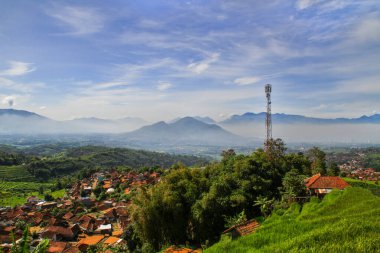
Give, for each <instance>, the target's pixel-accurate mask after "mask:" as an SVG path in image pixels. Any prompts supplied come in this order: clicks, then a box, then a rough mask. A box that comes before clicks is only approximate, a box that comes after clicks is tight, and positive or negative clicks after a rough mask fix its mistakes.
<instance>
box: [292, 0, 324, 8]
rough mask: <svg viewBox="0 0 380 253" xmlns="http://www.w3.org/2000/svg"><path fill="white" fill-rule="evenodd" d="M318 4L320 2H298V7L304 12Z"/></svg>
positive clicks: (300, 0) (303, 0)
mask: <svg viewBox="0 0 380 253" xmlns="http://www.w3.org/2000/svg"><path fill="white" fill-rule="evenodd" d="M318 2H320V0H298V1H297V3H296V7H297V9H299V10H304V9H307V8H309V7H311V6H313V5H314V4H316V3H318Z"/></svg>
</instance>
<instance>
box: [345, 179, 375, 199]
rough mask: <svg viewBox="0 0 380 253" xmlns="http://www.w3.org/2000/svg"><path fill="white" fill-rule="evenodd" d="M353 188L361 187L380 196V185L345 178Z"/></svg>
mask: <svg viewBox="0 0 380 253" xmlns="http://www.w3.org/2000/svg"><path fill="white" fill-rule="evenodd" d="M344 180H345V181H346V182H347V183H349V184H350V185H351V186H353V187H361V188H365V189H368V190H370V191H371V192H372V193H373V194H375V195H377V196H380V185H379V184H376V183H375V182H373V181H368V180H364V181H363V180H359V179H352V178H344Z"/></svg>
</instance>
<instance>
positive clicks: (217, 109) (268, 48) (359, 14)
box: [0, 0, 380, 121]
mask: <svg viewBox="0 0 380 253" xmlns="http://www.w3.org/2000/svg"><path fill="white" fill-rule="evenodd" d="M0 18H1V22H0V107H1V108H9V107H13V108H16V109H25V110H30V111H34V112H37V113H40V114H42V115H46V116H48V117H51V118H53V119H59V120H64V119H72V118H77V117H89V116H95V117H101V118H120V117H126V116H139V117H142V118H145V119H147V120H150V121H156V120H168V119H172V118H175V117H178V116H185V115H201V116H205V115H208V116H212V117H214V118H215V119H217V120H220V119H223V118H225V117H228V116H229V115H231V114H241V113H244V112H247V111H252V112H261V111H264V110H265V100H264V99H265V95H264V85H265V84H266V83H271V84H272V85H273V111H274V112H282V113H293V114H303V115H309V116H318V117H356V116H360V115H363V114H367V115H370V114H373V113H376V112H380V2H379V1H377V0H373V1H366V0H361V1H349V0H347V1H344V0H329V1H324V0H299V1H287V0H283V1H248V0H247V1H238V0H234V1H174V0H168V1H151V0H147V1H145V0H139V1H124V0H118V1H116V0H110V1H97V0H91V1H78V0H76V1H30V0H3V1H1V3H0Z"/></svg>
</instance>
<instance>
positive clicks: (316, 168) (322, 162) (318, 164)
mask: <svg viewBox="0 0 380 253" xmlns="http://www.w3.org/2000/svg"><path fill="white" fill-rule="evenodd" d="M307 154H308V156H309V158H310V160H311V162H312V163H311V171H312V173H313V174H318V173H321V175H326V173H327V170H326V168H327V166H326V153H325V152H323V151H322V150H321V149H320V148H318V147H313V148H311V149H309V150H308V152H307Z"/></svg>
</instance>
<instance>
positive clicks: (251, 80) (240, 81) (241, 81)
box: [234, 76, 261, 85]
mask: <svg viewBox="0 0 380 253" xmlns="http://www.w3.org/2000/svg"><path fill="white" fill-rule="evenodd" d="M259 81H261V78H260V77H258V76H247V77H240V78H236V79H235V80H234V83H236V84H237V85H249V84H255V83H257V82H259Z"/></svg>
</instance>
